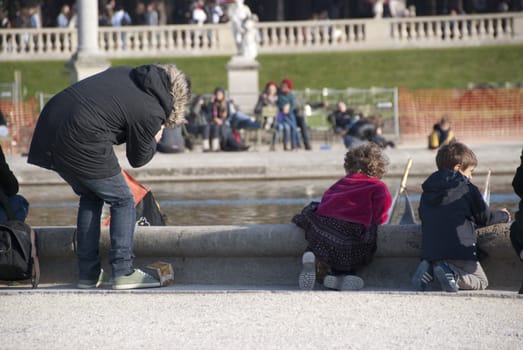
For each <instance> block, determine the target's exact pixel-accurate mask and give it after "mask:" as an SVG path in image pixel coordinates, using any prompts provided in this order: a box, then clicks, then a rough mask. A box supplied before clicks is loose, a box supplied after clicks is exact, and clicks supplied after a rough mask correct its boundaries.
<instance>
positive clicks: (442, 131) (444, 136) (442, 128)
mask: <svg viewBox="0 0 523 350" xmlns="http://www.w3.org/2000/svg"><path fill="white" fill-rule="evenodd" d="M452 140H454V133H453V132H452V130H451V128H450V119H449V117H448V116H446V115H445V116H443V117H442V118H441V120H440V121H439V122H438V123H436V124H434V127H433V129H432V132H431V133H430V135H429V149H437V148H439V147H441V146H443V145H446V144H448V143H449V142H450V141H452Z"/></svg>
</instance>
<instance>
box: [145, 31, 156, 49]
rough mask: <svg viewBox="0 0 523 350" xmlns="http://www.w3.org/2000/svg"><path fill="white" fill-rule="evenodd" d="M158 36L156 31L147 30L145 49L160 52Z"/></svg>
mask: <svg viewBox="0 0 523 350" xmlns="http://www.w3.org/2000/svg"><path fill="white" fill-rule="evenodd" d="M157 39H158V34H157V32H156V30H154V29H153V30H147V35H145V36H144V43H143V47H144V49H145V48H147V47H149V48H151V50H154V51H156V50H158V40H157Z"/></svg>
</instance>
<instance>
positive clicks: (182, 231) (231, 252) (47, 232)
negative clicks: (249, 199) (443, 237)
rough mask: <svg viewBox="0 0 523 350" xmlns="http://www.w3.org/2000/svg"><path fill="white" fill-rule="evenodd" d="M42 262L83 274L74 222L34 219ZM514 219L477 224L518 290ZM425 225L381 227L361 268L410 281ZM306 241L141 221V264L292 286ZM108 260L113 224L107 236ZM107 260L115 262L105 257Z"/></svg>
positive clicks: (52, 275) (495, 282)
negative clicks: (62, 223) (60, 224)
mask: <svg viewBox="0 0 523 350" xmlns="http://www.w3.org/2000/svg"><path fill="white" fill-rule="evenodd" d="M35 230H36V232H37V235H38V244H39V253H40V259H41V265H42V266H41V267H42V283H47V284H63V283H74V282H75V280H76V258H75V252H74V243H73V242H74V231H75V228H74V227H35ZM508 234H509V225H508V224H500V225H494V226H491V227H488V228H484V229H480V230H478V235H479V237H480V238H479V244H480V245H481V247H482V248H483V249H484V250H485V251H486V252H487V253H488V257H487V258H486V259H484V260H483V261H482V265H483V267H484V269H485V271H486V273H487V276H488V277H489V280H490V288H494V289H499V290H509V291H517V290H518V288H519V286H520V284H521V279H522V277H523V265H522V264H521V263H520V262H519V260H518V259H517V257H516V254H515V253H514V252H513V250H512V247H511V244H510V239H509V236H508ZM420 238H421V227H420V226H419V225H401V226H400V225H384V226H382V227H380V230H379V239H378V251H377V253H376V256H375V259H374V261H373V262H372V263H371V264H370V265H369V266H367V267H365V268H364V269H362V270H361V271H360V274H361V276H362V277H363V278H364V280H365V283H366V286H368V287H369V288H392V289H399V290H405V289H407V290H408V289H409V288H410V277H411V275H412V273H413V272H414V270H415V269H416V267H417V264H418V261H419V249H420V245H421V239H420ZM305 247H306V241H305V239H304V235H303V231H302V230H301V229H300V228H298V227H296V226H295V225H293V224H279V225H235V226H164V227H161V226H156V227H138V228H137V230H136V234H135V248H134V252H135V254H136V256H137V257H136V260H135V265H136V266H137V267H143V266H145V265H147V264H149V263H151V262H153V261H157V260H162V261H167V262H169V263H171V264H172V265H173V267H174V270H175V282H176V283H180V284H189V285H190V284H213V285H218V284H229V285H258V286H271V285H272V286H278V285H280V286H291V285H294V284H296V283H297V276H298V274H299V271H300V268H301V262H300V257H301V254H302V252H303V251H304V249H305ZM100 249H101V254H102V257H103V258H104V259H105V260H106V257H107V255H108V249H109V235H108V230H107V228H104V229H103V230H102V239H101V244H100ZM104 268H105V269H107V270H109V266H108V264H107V262H106V261H104Z"/></svg>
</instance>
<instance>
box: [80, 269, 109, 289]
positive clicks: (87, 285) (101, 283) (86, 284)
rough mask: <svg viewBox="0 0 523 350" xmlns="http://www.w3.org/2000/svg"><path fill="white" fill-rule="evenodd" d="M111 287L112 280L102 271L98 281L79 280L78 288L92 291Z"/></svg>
mask: <svg viewBox="0 0 523 350" xmlns="http://www.w3.org/2000/svg"><path fill="white" fill-rule="evenodd" d="M110 285H111V279H110V277H109V275H108V274H106V273H105V272H104V270H103V269H102V270H100V274H99V275H98V279H97V280H79V281H78V284H77V285H76V287H78V288H79V289H92V288H98V287H109V286H110Z"/></svg>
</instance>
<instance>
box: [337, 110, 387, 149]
mask: <svg viewBox="0 0 523 350" xmlns="http://www.w3.org/2000/svg"><path fill="white" fill-rule="evenodd" d="M355 120H356V121H355V122H354V123H353V124H352V125H351V127H350V129H349V131H348V134H349V136H351V138H350V139H349V140H348V141H350V145H349V146H348V147H355V146H358V145H361V144H362V143H368V142H372V143H375V144H377V145H378V146H380V147H381V148H386V147H387V146H390V147H395V144H394V142H392V141H388V140H386V139H385V137H383V135H382V121H381V118H380V117H379V116H369V117H366V118H365V117H362V118H359V117H355ZM346 146H347V145H346Z"/></svg>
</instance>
